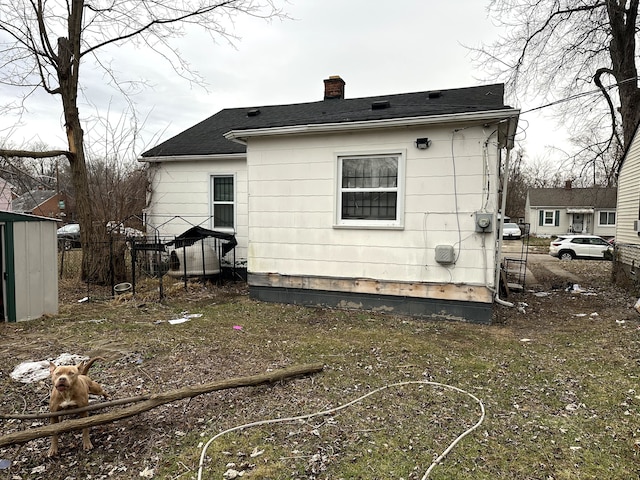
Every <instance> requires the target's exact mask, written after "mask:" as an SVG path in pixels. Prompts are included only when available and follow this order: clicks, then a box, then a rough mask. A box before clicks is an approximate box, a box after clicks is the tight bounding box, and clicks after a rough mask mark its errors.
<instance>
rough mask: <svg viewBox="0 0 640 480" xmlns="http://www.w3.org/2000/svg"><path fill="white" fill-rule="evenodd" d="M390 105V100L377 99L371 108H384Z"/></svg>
mask: <svg viewBox="0 0 640 480" xmlns="http://www.w3.org/2000/svg"><path fill="white" fill-rule="evenodd" d="M390 106H391V103H389V100H377V101H375V102H373V103H372V104H371V110H384V109H385V108H389V107H390Z"/></svg>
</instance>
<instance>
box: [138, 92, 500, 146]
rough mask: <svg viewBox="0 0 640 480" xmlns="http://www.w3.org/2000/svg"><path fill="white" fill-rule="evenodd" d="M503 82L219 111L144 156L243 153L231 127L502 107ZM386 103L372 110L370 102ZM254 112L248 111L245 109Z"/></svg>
mask: <svg viewBox="0 0 640 480" xmlns="http://www.w3.org/2000/svg"><path fill="white" fill-rule="evenodd" d="M503 97H504V85H502V84H494V85H485V86H480V87H470V88H456V89H450V90H440V91H431V92H428V91H427V92H417V93H404V94H396V95H383V96H375V97H364V98H352V99H329V100H323V101H319V102H311V103H298V104H291V105H272V106H260V107H248V108H232V109H225V110H221V111H220V112H218V113H216V114H215V115H213V116H212V117H209V118H207V119H206V120H204V121H202V122H200V123H198V124H197V125H194V126H193V127H191V128H189V129H187V130H185V131H184V132H182V133H179V134H178V135H176V136H175V137H173V138H170V139H169V140H167V141H165V142H163V143H161V144H159V145H157V146H155V147H153V148H151V149H150V150H147V151H146V152H144V153H143V154H142V156H143V157H161V156H172V155H210V154H232V153H244V152H245V151H246V148H245V146H244V145H241V144H238V143H236V142H233V141H231V140H227V139H226V138H224V136H223V135H224V134H225V133H227V132H229V131H231V130H247V129H255V128H272V127H285V126H295V125H320V124H325V123H347V122H362V121H372V120H387V119H397V118H411V117H421V116H435V115H449V114H456V113H469V112H485V111H492V110H506V109H510V108H511V107H509V106H507V105H504V100H503ZM381 101H388V102H389V107H388V108H383V109H374V108H372V104H373V103H374V102H381ZM251 111H253V112H254V113H255V112H259V113H258V114H257V115H251V114H250V113H249V112H251Z"/></svg>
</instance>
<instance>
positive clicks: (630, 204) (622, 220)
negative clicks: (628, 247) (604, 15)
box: [616, 132, 640, 244]
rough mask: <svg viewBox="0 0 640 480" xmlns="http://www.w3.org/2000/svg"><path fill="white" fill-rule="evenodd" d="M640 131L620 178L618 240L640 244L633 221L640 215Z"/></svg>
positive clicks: (634, 139) (634, 140)
mask: <svg viewBox="0 0 640 480" xmlns="http://www.w3.org/2000/svg"><path fill="white" fill-rule="evenodd" d="M639 212H640V133H639V132H636V134H635V136H634V138H633V141H632V143H631V145H630V147H629V150H628V151H627V155H626V157H625V159H624V163H623V164H622V168H621V169H620V176H619V178H618V207H617V211H616V241H618V242H620V243H627V244H638V243H640V239H639V237H638V234H637V233H636V232H635V231H634V230H633V222H634V221H635V220H638V218H639V217H640V214H639Z"/></svg>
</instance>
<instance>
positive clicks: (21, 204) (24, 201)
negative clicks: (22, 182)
mask: <svg viewBox="0 0 640 480" xmlns="http://www.w3.org/2000/svg"><path fill="white" fill-rule="evenodd" d="M55 194H56V192H55V190H31V191H30V192H27V193H25V194H24V195H22V196H20V197H18V198H16V199H14V200H13V201H12V202H11V210H12V211H13V212H16V213H30V212H33V210H34V209H35V208H36V207H37V206H38V205H41V204H42V203H44V202H45V201H47V200H49V199H50V198H51V197H53V196H54V195H55Z"/></svg>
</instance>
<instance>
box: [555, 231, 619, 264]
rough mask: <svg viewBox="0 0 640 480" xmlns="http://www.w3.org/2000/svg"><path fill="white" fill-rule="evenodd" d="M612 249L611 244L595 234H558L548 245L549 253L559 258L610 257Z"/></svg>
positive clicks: (611, 256)
mask: <svg viewBox="0 0 640 480" xmlns="http://www.w3.org/2000/svg"><path fill="white" fill-rule="evenodd" d="M612 251H613V249H612V247H611V244H610V243H609V242H607V241H606V240H605V239H604V238H602V237H598V236H597V235H559V236H558V238H556V239H555V240H553V241H552V242H551V245H549V255H551V256H553V257H558V258H559V259H560V260H573V259H574V258H592V259H598V258H599V259H611V258H613V255H612Z"/></svg>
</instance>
